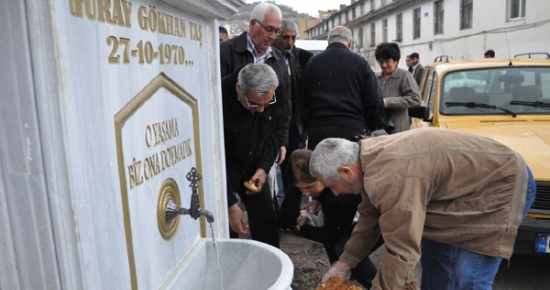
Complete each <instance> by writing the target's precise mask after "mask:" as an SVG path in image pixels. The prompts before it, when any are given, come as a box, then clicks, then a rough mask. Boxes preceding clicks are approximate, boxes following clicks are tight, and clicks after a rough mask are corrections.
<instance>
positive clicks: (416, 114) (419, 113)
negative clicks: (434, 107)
mask: <svg viewBox="0 0 550 290" xmlns="http://www.w3.org/2000/svg"><path fill="white" fill-rule="evenodd" d="M409 116H411V117H413V118H419V119H422V121H425V122H430V121H431V120H430V108H428V107H427V106H420V107H416V108H409Z"/></svg>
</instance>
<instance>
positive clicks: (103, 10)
mask: <svg viewBox="0 0 550 290" xmlns="http://www.w3.org/2000/svg"><path fill="white" fill-rule="evenodd" d="M115 1H116V0H115ZM97 2H98V3H97V5H98V9H99V14H98V17H97V20H99V21H100V22H107V23H109V24H115V22H114V21H113V19H112V18H111V11H110V10H109V9H111V0H97Z"/></svg>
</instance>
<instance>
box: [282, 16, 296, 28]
mask: <svg viewBox="0 0 550 290" xmlns="http://www.w3.org/2000/svg"><path fill="white" fill-rule="evenodd" d="M283 29H287V30H294V31H298V24H296V22H294V21H292V20H286V19H285V20H283V23H282V24H281V30H283Z"/></svg>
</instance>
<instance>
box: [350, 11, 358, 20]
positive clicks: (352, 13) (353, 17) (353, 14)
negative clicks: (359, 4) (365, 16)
mask: <svg viewBox="0 0 550 290" xmlns="http://www.w3.org/2000/svg"><path fill="white" fill-rule="evenodd" d="M355 10H356V9H355V8H353V9H351V19H352V20H353V19H355V17H356V16H357V15H356V14H355Z"/></svg>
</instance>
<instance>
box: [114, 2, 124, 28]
mask: <svg viewBox="0 0 550 290" xmlns="http://www.w3.org/2000/svg"><path fill="white" fill-rule="evenodd" d="M113 22H114V23H117V24H118V26H121V27H122V26H124V16H123V15H122V7H120V0H113Z"/></svg>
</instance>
